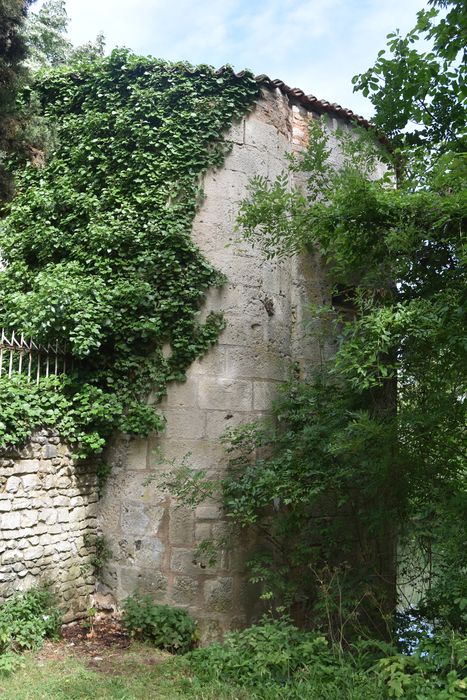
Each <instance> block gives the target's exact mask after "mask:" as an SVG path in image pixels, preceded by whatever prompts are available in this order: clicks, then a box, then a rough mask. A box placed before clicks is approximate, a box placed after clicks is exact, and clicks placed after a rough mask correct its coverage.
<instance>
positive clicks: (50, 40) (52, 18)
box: [24, 0, 105, 70]
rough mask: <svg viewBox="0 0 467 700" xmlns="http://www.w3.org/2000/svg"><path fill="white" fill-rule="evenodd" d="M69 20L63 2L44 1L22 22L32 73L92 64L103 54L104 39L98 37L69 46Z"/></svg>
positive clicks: (54, 0) (59, 0) (61, 0)
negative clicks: (80, 44) (88, 62)
mask: <svg viewBox="0 0 467 700" xmlns="http://www.w3.org/2000/svg"><path fill="white" fill-rule="evenodd" d="M68 24H69V19H68V15H67V12H66V7H65V0H45V2H44V3H43V4H42V5H41V7H40V8H39V9H38V11H37V12H31V13H30V14H29V16H28V18H27V20H26V22H25V28H24V35H25V39H26V42H27V46H28V65H29V66H30V68H31V69H33V70H38V69H40V68H46V67H56V66H60V65H64V64H68V65H70V64H72V63H73V64H75V63H79V62H81V61H94V60H96V59H97V58H102V56H103V55H104V46H105V39H104V35H103V34H101V33H100V34H98V36H97V37H96V40H95V41H94V42H92V41H90V42H87V43H86V44H83V45H82V46H78V47H73V45H72V44H71V42H70V41H69V40H68V39H67V31H68Z"/></svg>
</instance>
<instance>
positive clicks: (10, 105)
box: [0, 0, 31, 211]
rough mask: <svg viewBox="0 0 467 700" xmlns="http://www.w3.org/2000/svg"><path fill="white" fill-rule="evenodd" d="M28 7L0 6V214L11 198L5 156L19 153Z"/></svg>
mask: <svg viewBox="0 0 467 700" xmlns="http://www.w3.org/2000/svg"><path fill="white" fill-rule="evenodd" d="M30 4H31V1H30V0H2V3H1V5H0V211H1V207H2V205H3V203H4V201H6V200H7V199H8V198H9V197H11V195H12V182H11V171H10V170H9V168H8V167H7V165H6V163H5V160H6V156H7V155H8V154H10V153H12V152H15V151H20V150H21V149H22V143H21V139H20V138H19V137H18V136H19V131H20V129H19V113H18V108H17V105H16V96H17V92H18V89H19V88H20V87H21V85H22V83H23V82H24V80H25V78H26V71H25V67H24V59H25V58H26V55H27V48H26V42H25V40H24V37H23V32H22V30H23V25H24V21H25V18H26V12H27V7H28V5H30Z"/></svg>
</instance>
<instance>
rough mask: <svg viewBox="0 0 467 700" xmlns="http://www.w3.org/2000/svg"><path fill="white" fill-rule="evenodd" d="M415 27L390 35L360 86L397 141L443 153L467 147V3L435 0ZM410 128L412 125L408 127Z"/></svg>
mask: <svg viewBox="0 0 467 700" xmlns="http://www.w3.org/2000/svg"><path fill="white" fill-rule="evenodd" d="M428 5H430V6H431V7H429V8H427V9H423V10H420V12H419V13H418V14H417V23H416V25H415V27H414V28H413V29H412V30H411V31H410V32H409V33H408V34H407V36H405V37H404V36H401V35H400V33H399V31H398V30H396V31H395V32H393V33H391V34H388V37H387V38H388V49H389V55H387V53H386V51H385V50H384V49H383V50H381V51H380V52H379V53H378V57H377V59H376V62H375V64H374V65H373V66H372V67H371V68H369V69H368V70H367V71H366V73H363V74H361V75H357V76H355V78H354V79H353V83H354V85H355V88H354V89H355V90H361V91H362V92H363V94H364V95H365V96H369V97H370V100H371V102H372V103H373V105H374V107H375V108H376V115H375V118H374V121H375V124H376V125H377V126H379V127H381V128H382V129H383V130H384V131H385V132H386V133H387V134H388V135H389V136H391V137H393V138H394V139H395V140H396V142H397V143H398V144H399V145H401V144H408V145H410V146H411V147H417V146H422V147H423V148H424V149H425V151H424V153H423V156H424V157H425V158H426V156H427V151H426V147H427V146H428V149H429V150H431V148H432V147H433V145H434V144H436V150H437V151H438V152H440V151H445V150H456V151H459V152H461V151H462V150H465V123H466V111H465V77H466V60H465V59H466V53H465V32H466V28H467V25H466V19H465V3H464V2H463V0H429V2H428ZM406 127H407V130H405V129H406Z"/></svg>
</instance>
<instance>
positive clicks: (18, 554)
mask: <svg viewBox="0 0 467 700" xmlns="http://www.w3.org/2000/svg"><path fill="white" fill-rule="evenodd" d="M97 502H98V491H97V477H96V473H95V469H93V468H92V466H91V465H85V464H82V463H80V464H76V463H75V462H74V461H73V459H72V457H71V453H70V450H69V448H68V447H67V446H66V445H64V444H61V443H60V440H59V438H58V436H57V434H56V433H55V432H54V431H53V430H41V431H40V432H38V433H36V434H35V435H34V436H33V437H32V439H31V441H30V443H29V444H28V445H27V446H26V447H25V448H24V449H23V450H22V451H20V452H11V453H10V454H7V455H2V458H1V459H0V601H1V600H4V599H5V598H7V597H8V596H10V595H12V594H13V593H16V592H20V591H25V590H28V589H29V588H32V587H34V586H39V585H41V586H42V585H50V586H51V587H52V590H53V591H54V592H55V594H56V596H57V599H58V602H59V603H60V604H61V607H62V608H63V610H64V611H65V620H72V619H76V618H78V617H80V616H81V615H83V614H85V611H86V609H87V607H88V606H89V595H90V594H91V593H92V591H93V590H94V576H93V570H92V565H91V558H92V543H93V542H94V541H95V536H96V523H97V517H96V516H97Z"/></svg>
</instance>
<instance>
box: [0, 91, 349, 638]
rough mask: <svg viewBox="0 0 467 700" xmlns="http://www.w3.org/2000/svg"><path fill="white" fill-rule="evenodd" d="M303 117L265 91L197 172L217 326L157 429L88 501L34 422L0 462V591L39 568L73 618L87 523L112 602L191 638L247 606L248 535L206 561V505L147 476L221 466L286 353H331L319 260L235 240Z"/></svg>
mask: <svg viewBox="0 0 467 700" xmlns="http://www.w3.org/2000/svg"><path fill="white" fill-rule="evenodd" d="M311 117H312V115H311V114H310V113H309V112H307V111H306V110H305V109H304V108H303V107H301V106H298V105H294V104H291V103H290V102H289V100H288V98H287V97H286V96H285V95H284V94H283V93H282V92H280V91H279V90H276V91H270V90H264V91H263V95H262V97H261V99H259V100H258V102H257V104H256V107H255V109H254V110H253V111H252V112H251V113H250V114H249V115H248V116H246V117H245V118H243V119H242V120H241V121H240V122H238V123H236V124H234V125H233V126H232V128H231V129H230V130H229V132H228V133H227V135H226V138H227V141H229V142H230V145H231V151H230V153H229V155H228V156H227V158H226V161H225V163H224V166H223V167H222V168H220V169H218V170H216V171H211V172H209V173H208V174H207V175H206V177H205V180H204V191H205V200H204V203H203V205H202V206H201V208H200V210H199V212H198V213H197V215H196V218H195V221H194V225H193V237H194V239H195V241H196V242H197V243H198V245H199V246H200V248H201V249H202V250H203V252H204V254H205V255H206V257H207V258H208V259H209V260H210V261H211V262H212V263H213V264H214V265H215V266H216V267H217V268H218V269H219V270H221V271H222V272H224V273H225V275H226V277H227V279H228V283H227V284H226V285H225V286H224V287H223V288H222V289H218V290H211V291H210V293H209V294H208V297H207V301H206V304H205V305H204V307H203V309H202V310H201V312H200V319H202V318H203V317H205V316H206V315H207V314H208V313H209V312H210V311H223V313H224V315H225V318H226V321H227V327H226V329H225V330H224V331H223V333H222V334H221V336H220V338H219V342H218V344H217V345H216V346H215V347H214V348H212V349H211V350H210V352H209V353H208V354H207V355H206V356H205V357H203V358H202V359H200V360H197V361H196V362H195V363H193V365H192V366H191V367H190V369H189V371H188V374H187V381H186V382H185V383H179V384H172V385H170V386H169V388H168V395H167V398H166V399H165V401H164V403H163V405H162V408H163V410H164V412H165V416H166V421H167V422H166V430H165V433H164V434H163V435H162V436H152V437H150V438H149V439H145V440H142V439H139V440H131V441H128V440H126V439H125V438H124V436H120V437H117V438H116V439H115V441H114V442H113V444H112V445H111V446H110V448H109V450H108V454H107V456H106V458H107V462H108V463H109V464H110V465H111V466H112V471H111V473H110V476H109V477H108V480H107V483H106V485H105V488H104V492H103V496H102V498H101V500H100V501H99V502H98V495H97V484H96V476H95V474H94V472H93V470H92V467H89V466H86V465H76V464H74V463H73V460H72V458H71V456H70V453H69V450H68V449H67V447H66V446H64V445H61V444H60V443H59V440H58V437H57V436H56V435H55V434H54V433H52V432H44V431H42V432H40V433H39V434H37V435H36V436H34V438H33V440H32V442H31V443H30V445H29V446H28V447H27V448H26V449H25V450H24V451H23V452H22V453H20V454H17V455H14V454H12V455H10V456H8V458H5V459H3V460H1V461H0V530H1V534H0V537H1V540H0V595H1V596H3V597H5V596H7V595H9V594H11V593H12V592H13V591H14V590H24V589H27V588H29V587H30V586H32V585H34V584H36V583H40V582H47V581H52V582H53V585H54V587H55V588H56V590H57V593H58V595H59V597H60V599H61V600H62V602H63V604H64V605H65V607H66V609H67V618H68V619H72V618H76V617H78V616H79V615H80V614H82V613H83V611H85V610H86V608H87V607H88V605H89V600H88V597H89V594H91V593H92V592H93V590H94V585H93V573H92V571H91V567H90V564H91V553H90V552H91V551H92V548H90V547H89V542H90V541H91V542H92V538H93V537H95V536H96V532H97V531H98V532H99V533H100V532H102V534H103V535H104V537H105V539H106V542H107V544H108V545H109V547H110V549H111V551H112V558H111V560H110V561H109V562H108V564H107V565H106V567H105V569H104V572H103V575H102V581H101V582H100V584H99V586H98V594H99V593H100V594H103V595H104V597H105V596H107V598H106V599H107V601H108V600H109V599H112V596H113V597H114V598H115V599H116V601H117V603H120V602H121V601H122V600H123V599H124V598H125V597H126V596H128V595H130V594H132V593H134V592H136V591H138V592H141V593H149V594H150V595H151V596H152V597H153V598H154V599H155V600H156V601H158V602H164V603H168V604H171V605H176V606H182V607H185V608H187V609H188V610H189V611H190V612H191V613H192V614H193V615H194V616H195V617H196V618H197V619H198V621H199V624H200V627H201V630H202V636H203V639H204V641H209V640H210V639H213V638H216V637H218V636H219V635H220V634H221V633H222V632H223V631H225V630H226V629H228V628H230V627H233V626H241V625H243V624H245V623H247V622H248V620H249V619H251V615H252V611H253V609H254V601H256V596H255V595H254V591H252V590H251V589H250V587H249V585H248V584H247V576H246V572H245V562H246V559H247V558H248V553H249V551H251V550H252V548H253V547H254V545H255V543H254V542H253V541H251V540H247V539H246V538H243V539H242V540H241V541H235V540H232V539H230V541H229V545H228V546H226V545H225V546H224V545H221V544H219V545H218V552H217V554H218V556H217V561H216V563H215V565H214V566H209V565H208V562H207V561H206V560H204V559H203V557H200V556H199V554H198V552H197V549H198V545H199V544H200V542H202V541H203V540H207V539H213V540H214V541H217V542H220V541H222V539H223V538H224V536H225V535H226V534H228V533H227V528H226V523H225V520H224V517H223V514H222V512H221V511H220V509H219V506H218V504H216V503H215V502H206V503H204V504H202V505H200V506H199V507H198V508H197V509H196V510H195V511H192V510H190V509H186V508H180V507H178V504H177V503H175V502H174V500H173V499H172V498H171V497H170V495H168V494H167V493H165V492H162V491H161V490H160V488H158V486H157V481H154V479H153V477H157V476H158V475H160V474H161V472H165V471H167V469H168V468H169V467H168V465H170V464H171V463H172V462H180V460H182V459H183V458H184V456H185V455H187V454H188V453H189V455H190V456H189V458H188V462H189V463H190V465H191V466H193V467H195V468H200V469H201V468H203V469H205V470H207V471H208V473H210V474H213V475H214V474H215V475H220V474H222V473H223V471H224V469H225V466H226V455H225V452H224V449H223V446H222V444H221V441H220V437H221V435H222V434H223V433H224V431H225V430H226V429H229V428H232V427H234V426H238V425H240V424H242V423H245V422H251V421H256V420H258V419H261V418H263V417H264V416H266V415H267V413H268V411H269V409H270V405H271V401H272V399H273V397H274V395H275V393H276V390H277V386H278V383H279V382H282V381H283V380H285V379H287V378H288V377H289V375H290V371H291V367H292V364H297V363H298V365H299V366H300V367H301V368H302V371H306V369H307V368H308V367H310V366H313V365H316V363H318V362H320V360H321V359H322V357H323V356H327V355H328V354H329V353H331V352H333V347H332V343H331V344H328V345H326V346H323V345H322V344H319V343H318V342H317V341H316V340H314V339H313V336H312V334H310V325H311V326H313V324H314V323H315V320H314V319H313V316H312V314H311V313H310V310H309V309H310V304H318V305H319V304H322V303H329V301H330V297H329V289H328V286H327V283H326V276H325V271H324V269H323V266H322V264H321V262H320V260H319V259H318V258H315V257H313V256H311V255H308V256H306V257H305V256H304V257H302V258H292V259H287V260H284V261H279V262H277V261H271V260H266V259H264V257H263V256H262V255H261V253H260V252H259V251H258V250H257V249H255V248H254V247H252V246H251V245H248V244H246V243H244V242H238V241H236V240H235V239H236V235H237V234H236V232H235V223H236V218H237V215H238V208H239V202H240V201H241V200H242V199H243V198H244V197H246V196H247V185H248V182H249V180H250V179H251V177H253V176H254V175H261V176H264V177H267V178H269V179H271V180H272V179H274V178H275V177H276V176H277V175H279V174H280V173H282V172H283V171H285V170H286V169H287V167H288V161H287V154H289V153H292V152H294V151H297V150H301V149H303V148H304V146H306V141H307V134H308V131H307V122H308V120H309V119H310V118H311ZM334 126H336V123H334ZM340 126H344V127H345V126H346V125H345V124H340ZM330 128H331V129H332V128H333V125H332V124H331V127H330ZM336 158H338V153H337V152H336ZM290 177H291V178H292V176H290ZM297 182H298V184H300V183H301V181H300V180H298V181H297ZM291 184H292V179H291ZM96 516H97V518H96ZM96 527H97V528H98V529H96ZM107 594H110V595H107Z"/></svg>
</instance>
